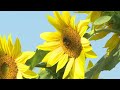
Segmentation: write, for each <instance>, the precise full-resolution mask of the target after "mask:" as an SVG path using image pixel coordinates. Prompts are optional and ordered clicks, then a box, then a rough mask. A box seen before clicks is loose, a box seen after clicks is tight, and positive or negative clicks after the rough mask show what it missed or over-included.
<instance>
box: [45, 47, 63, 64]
mask: <svg viewBox="0 0 120 90" xmlns="http://www.w3.org/2000/svg"><path fill="white" fill-rule="evenodd" d="M63 54H64V51H63V49H62V48H58V49H56V50H54V52H53V53H52V55H51V56H50V57H49V59H48V62H47V66H53V65H55V64H56V63H57V62H58V61H59V58H60V57H62V56H63Z"/></svg>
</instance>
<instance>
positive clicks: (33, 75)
mask: <svg viewBox="0 0 120 90" xmlns="http://www.w3.org/2000/svg"><path fill="white" fill-rule="evenodd" d="M22 75H23V77H25V78H29V79H31V78H37V77H38V75H37V74H36V73H35V72H33V71H31V70H27V71H25V72H23V73H22Z"/></svg>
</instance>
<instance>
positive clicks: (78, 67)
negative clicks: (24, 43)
mask: <svg viewBox="0 0 120 90" xmlns="http://www.w3.org/2000/svg"><path fill="white" fill-rule="evenodd" d="M54 16H55V18H54V17H52V16H48V21H49V22H50V23H51V24H52V25H53V26H54V27H55V28H56V30H57V31H56V32H44V33H42V34H41V35H40V37H41V38H42V39H44V40H46V41H45V42H44V43H43V44H42V45H39V46H38V47H37V48H38V49H41V50H46V51H50V52H49V53H48V54H47V55H46V56H45V57H44V58H43V60H42V62H46V63H47V67H51V66H53V65H55V64H57V63H58V64H57V68H56V73H57V72H58V71H59V70H61V69H62V68H63V67H64V66H66V67H65V71H64V74H63V77H62V78H63V79H64V78H67V76H70V77H71V78H73V79H83V78H84V75H85V70H84V69H85V58H86V57H88V58H96V57H97V55H96V54H95V53H94V52H93V51H92V47H91V45H90V42H89V41H88V40H87V39H86V38H84V37H83V36H84V34H85V32H86V30H87V28H88V23H89V22H90V20H89V19H87V20H81V21H80V22H79V23H78V24H77V25H75V16H70V13H69V12H68V11H63V12H62V14H60V13H59V12H57V11H55V12H54Z"/></svg>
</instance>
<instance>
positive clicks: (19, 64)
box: [17, 63, 29, 72]
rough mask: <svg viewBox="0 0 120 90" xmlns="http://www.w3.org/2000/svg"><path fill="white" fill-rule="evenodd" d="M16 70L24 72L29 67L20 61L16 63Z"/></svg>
mask: <svg viewBox="0 0 120 90" xmlns="http://www.w3.org/2000/svg"><path fill="white" fill-rule="evenodd" d="M17 67H18V70H19V71H21V72H25V71H27V70H28V69H29V66H27V65H25V64H22V63H17Z"/></svg>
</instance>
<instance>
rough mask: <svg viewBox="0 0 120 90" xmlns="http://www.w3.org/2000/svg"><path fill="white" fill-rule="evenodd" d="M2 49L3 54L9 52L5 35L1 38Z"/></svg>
mask: <svg viewBox="0 0 120 90" xmlns="http://www.w3.org/2000/svg"><path fill="white" fill-rule="evenodd" d="M1 45H2V50H3V52H4V53H5V54H9V51H8V46H7V41H6V37H5V36H4V37H3V38H1Z"/></svg>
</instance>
